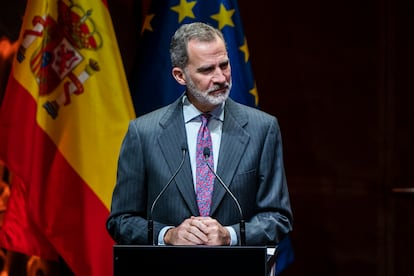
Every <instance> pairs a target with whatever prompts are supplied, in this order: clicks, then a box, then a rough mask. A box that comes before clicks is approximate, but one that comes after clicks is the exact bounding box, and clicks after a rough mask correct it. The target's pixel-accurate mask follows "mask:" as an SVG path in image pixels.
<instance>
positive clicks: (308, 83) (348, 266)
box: [0, 0, 414, 276]
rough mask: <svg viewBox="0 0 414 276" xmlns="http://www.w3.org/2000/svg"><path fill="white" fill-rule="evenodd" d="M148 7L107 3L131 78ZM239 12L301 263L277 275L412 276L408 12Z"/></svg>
mask: <svg viewBox="0 0 414 276" xmlns="http://www.w3.org/2000/svg"><path fill="white" fill-rule="evenodd" d="M22 2H24V1H22ZM149 2H150V0H145V1H133V0H108V3H109V7H110V10H111V13H112V16H113V22H114V26H115V29H116V31H117V37H118V43H119V47H120V50H121V55H122V57H123V60H124V65H125V69H126V72H127V74H128V73H129V72H130V69H131V67H132V65H133V59H134V56H135V47H136V43H137V40H136V38H137V35H138V34H139V30H140V23H141V13H142V12H144V11H145V9H146V7H147V5H148V3H149ZM9 3H10V4H9ZM13 3H14V4H13ZM3 5H4V4H3ZM6 5H9V10H10V11H15V10H16V11H17V10H19V8H18V5H19V2H18V1H16V2H7V4H6ZM239 8H240V12H241V16H242V20H243V25H244V30H245V34H246V37H247V41H248V44H249V51H250V56H251V59H252V63H253V71H254V74H255V78H256V82H257V87H258V91H259V97H260V98H259V101H260V103H259V104H260V106H261V108H262V109H263V110H265V111H267V112H269V113H271V114H274V115H275V116H277V117H278V119H279V121H280V124H281V129H282V134H283V142H284V155H285V165H286V173H287V177H288V184H289V189H290V193H291V200H292V207H293V212H294V217H295V224H294V232H293V233H292V241H293V244H294V247H295V254H296V260H295V263H294V264H293V265H292V266H291V267H289V269H288V270H287V271H285V273H284V275H286V276H289V275H329V276H331V275H354V276H359V275H360V276H369V275H372V276H374V275H376V276H385V275H387V276H393V275H395V276H406V275H407V276H408V275H410V276H411V275H414V265H413V264H412V260H413V256H414V255H413V253H412V252H411V251H412V248H414V238H413V233H414V215H413V214H414V194H413V193H412V190H411V189H410V188H411V187H414V177H413V175H412V174H411V171H412V169H411V166H412V165H413V162H412V158H411V156H413V154H414V147H413V145H412V141H413V138H414V127H413V123H412V119H413V112H412V111H411V110H412V108H411V105H412V103H413V100H414V97H413V84H412V81H411V80H412V74H413V73H414V70H413V68H412V65H411V64H412V63H413V61H414V54H413V49H414V45H413V44H414V39H413V26H414V25H413V23H414V19H413V16H412V11H413V3H412V1H403V0H365V1H361V0H337V1H329V0H314V1H306V0H291V1H259V2H258V1H239ZM2 10H3V11H4V9H3V8H2ZM2 14H3V12H2ZM0 23H1V24H2V26H1V30H2V32H4V30H7V32H14V31H15V29H16V28H15V26H14V25H10V24H9V23H5V20H4V17H3V16H2V18H1V19H0ZM5 24H6V25H7V26H6V27H5ZM1 35H4V34H3V33H1V34H0V36H1ZM410 192H411V193H410Z"/></svg>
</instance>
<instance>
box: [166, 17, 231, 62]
mask: <svg viewBox="0 0 414 276" xmlns="http://www.w3.org/2000/svg"><path fill="white" fill-rule="evenodd" d="M217 37H218V38H220V39H222V40H223V41H224V43H225V39H224V36H223V33H222V32H221V31H220V30H218V29H216V28H214V27H212V26H210V25H208V24H206V23H202V22H194V23H190V24H183V25H181V26H180V27H179V28H178V29H177V31H176V32H175V34H174V36H173V37H172V39H171V43H170V58H171V64H172V66H173V67H179V68H181V69H184V68H185V66H186V65H187V63H188V51H187V46H188V42H189V41H190V40H193V39H196V40H198V41H204V42H210V41H214V40H216V39H217Z"/></svg>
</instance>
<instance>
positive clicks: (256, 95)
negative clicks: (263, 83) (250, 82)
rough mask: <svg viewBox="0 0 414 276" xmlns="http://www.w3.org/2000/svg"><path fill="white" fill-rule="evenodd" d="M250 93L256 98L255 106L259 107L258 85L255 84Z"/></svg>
mask: <svg viewBox="0 0 414 276" xmlns="http://www.w3.org/2000/svg"><path fill="white" fill-rule="evenodd" d="M249 93H250V94H252V95H253V96H254V104H255V105H256V106H258V105H259V93H257V88H256V83H254V87H253V88H252V89H250V90H249Z"/></svg>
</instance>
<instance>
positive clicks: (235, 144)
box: [106, 97, 293, 245]
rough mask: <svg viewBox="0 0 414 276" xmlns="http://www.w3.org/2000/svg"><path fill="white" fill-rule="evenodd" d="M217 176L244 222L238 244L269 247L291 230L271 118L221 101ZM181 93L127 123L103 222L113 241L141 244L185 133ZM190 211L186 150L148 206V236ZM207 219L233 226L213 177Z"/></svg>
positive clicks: (233, 213)
mask: <svg viewBox="0 0 414 276" xmlns="http://www.w3.org/2000/svg"><path fill="white" fill-rule="evenodd" d="M224 116H225V118H224V123H223V132H222V138H221V146H220V154H219V160H218V164H217V165H218V166H217V174H218V175H219V176H220V177H221V178H222V180H223V182H224V183H226V184H227V185H228V187H229V189H230V190H231V191H232V193H233V194H234V195H235V196H236V198H237V199H238V200H239V203H240V205H241V208H242V210H243V215H244V219H245V221H246V224H245V225H246V245H275V244H277V243H278V242H279V241H280V240H281V239H282V238H283V237H285V235H286V234H287V233H288V232H290V231H291V230H292V220H293V218H292V211H291V205H290V199H289V193H288V188H287V184H286V177H285V171H284V164H283V153H282V138H281V134H280V129H279V125H278V121H277V119H276V118H275V117H274V116H271V115H269V114H266V113H264V112H262V111H260V110H258V109H255V108H251V107H247V106H244V105H240V104H238V103H236V102H234V101H233V100H231V99H228V100H227V101H226V104H225V111H224ZM183 122H184V118H183V112H182V98H181V97H180V98H179V99H178V100H177V101H175V102H174V103H172V104H170V105H168V106H165V107H163V108H161V109H158V110H156V111H154V112H151V113H149V114H146V115H143V116H140V117H138V118H136V119H135V120H133V121H131V122H130V124H129V127H128V131H127V133H126V136H125V138H124V140H123V143H122V146H121V151H120V155H119V161H118V173H117V182H116V186H115V189H114V191H113V196H112V204H111V212H110V215H109V217H108V220H107V224H106V226H107V229H108V232H109V234H110V235H111V236H112V238H113V239H114V240H115V242H117V243H119V244H147V228H148V222H147V218H148V211H149V210H150V208H151V205H152V203H153V201H154V199H155V197H156V196H157V195H158V194H159V192H160V191H161V189H162V188H163V187H164V186H165V185H166V184H167V182H168V180H169V178H170V177H171V176H172V174H173V173H174V172H175V171H176V169H177V167H178V165H179V163H180V161H181V159H182V146H183V144H186V141H187V138H186V131H185V126H184V123H183ZM191 215H193V216H198V215H199V213H198V208H197V203H196V199H195V192H194V184H193V178H192V172H191V165H190V160H189V157H188V155H187V156H186V160H185V163H184V165H183V167H182V169H181V170H180V172H179V173H178V174H177V176H176V178H175V181H173V182H172V183H171V185H170V186H169V187H168V188H167V190H165V193H164V194H163V196H162V197H161V198H160V199H159V200H158V202H157V205H156V207H155V208H154V212H153V216H152V217H153V219H154V237H157V236H158V233H159V231H160V230H161V229H162V228H163V227H164V226H166V225H173V226H176V225H179V224H180V223H181V222H182V221H183V220H184V219H186V218H188V217H190V216H191ZM210 215H211V217H214V218H215V219H217V220H218V221H219V222H220V223H221V224H222V225H224V226H232V227H234V228H235V230H236V233H238V234H237V235H238V240H239V241H240V236H239V221H240V214H239V212H238V209H237V207H236V205H235V204H234V201H233V200H232V198H231V197H230V196H229V195H228V194H227V193H226V191H225V189H224V188H223V187H222V186H221V185H220V184H219V182H218V181H217V180H216V182H215V185H214V192H213V199H212V206H211V211H210Z"/></svg>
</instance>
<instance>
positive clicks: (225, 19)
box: [211, 4, 235, 30]
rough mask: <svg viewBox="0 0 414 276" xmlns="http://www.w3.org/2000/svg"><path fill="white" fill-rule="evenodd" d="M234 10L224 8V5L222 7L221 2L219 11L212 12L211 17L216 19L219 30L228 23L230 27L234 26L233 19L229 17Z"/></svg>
mask: <svg viewBox="0 0 414 276" xmlns="http://www.w3.org/2000/svg"><path fill="white" fill-rule="evenodd" d="M234 12H235V10H234V9H233V10H226V7H224V5H223V4H221V5H220V11H219V13H216V14H213V15H212V16H211V18H213V19H214V20H217V21H218V24H219V29H220V30H222V29H223V28H224V27H225V26H226V25H229V26H230V27H234V23H233V20H232V19H231V17H232V16H233V13H234Z"/></svg>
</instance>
